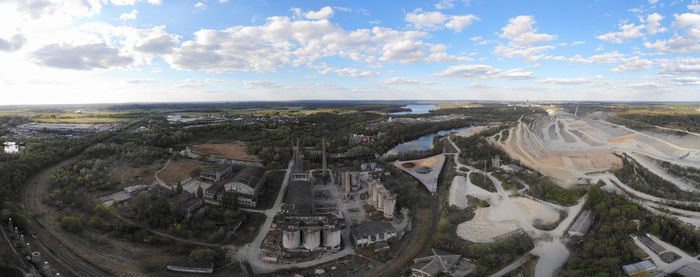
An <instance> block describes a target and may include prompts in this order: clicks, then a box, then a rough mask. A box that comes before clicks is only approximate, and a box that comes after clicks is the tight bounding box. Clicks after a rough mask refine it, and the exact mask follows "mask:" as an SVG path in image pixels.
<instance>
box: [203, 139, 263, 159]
mask: <svg viewBox="0 0 700 277" xmlns="http://www.w3.org/2000/svg"><path fill="white" fill-rule="evenodd" d="M192 153H194V154H197V155H210V156H213V157H216V158H222V159H227V160H238V161H247V162H262V160H261V159H260V158H258V157H257V156H255V155H249V154H248V152H247V147H246V144H245V142H242V141H240V140H237V141H234V142H231V143H217V144H212V143H208V144H202V145H197V146H195V147H193V148H192Z"/></svg>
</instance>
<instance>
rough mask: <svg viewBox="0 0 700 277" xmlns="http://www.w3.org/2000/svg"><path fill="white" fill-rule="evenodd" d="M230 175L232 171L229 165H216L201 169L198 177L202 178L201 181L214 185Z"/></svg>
mask: <svg viewBox="0 0 700 277" xmlns="http://www.w3.org/2000/svg"><path fill="white" fill-rule="evenodd" d="M232 173H233V169H232V168H231V165H229V164H218V165H212V166H210V167H207V168H205V169H203V170H202V171H201V172H199V177H200V178H202V180H205V181H208V182H211V183H216V182H218V181H220V180H221V179H223V178H226V177H228V176H231V174H232Z"/></svg>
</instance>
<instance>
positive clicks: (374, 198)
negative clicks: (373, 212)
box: [368, 179, 396, 219]
mask: <svg viewBox="0 0 700 277" xmlns="http://www.w3.org/2000/svg"><path fill="white" fill-rule="evenodd" d="M368 201H369V203H370V205H372V207H374V208H375V209H377V211H381V212H383V213H384V217H385V218H388V219H392V218H394V209H395V208H396V193H393V192H391V191H389V190H388V189H386V188H385V187H384V185H383V184H382V183H381V182H380V181H379V180H377V179H372V181H371V182H370V184H369V199H368Z"/></svg>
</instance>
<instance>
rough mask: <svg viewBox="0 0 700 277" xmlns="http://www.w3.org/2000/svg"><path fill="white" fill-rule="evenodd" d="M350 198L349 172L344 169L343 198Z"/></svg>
mask: <svg viewBox="0 0 700 277" xmlns="http://www.w3.org/2000/svg"><path fill="white" fill-rule="evenodd" d="M348 199H350V172H349V171H345V200H348Z"/></svg>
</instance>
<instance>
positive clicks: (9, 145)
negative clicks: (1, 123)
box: [3, 142, 19, 153]
mask: <svg viewBox="0 0 700 277" xmlns="http://www.w3.org/2000/svg"><path fill="white" fill-rule="evenodd" d="M3 149H4V150H5V152H6V153H16V152H18V151H19V145H17V143H14V142H5V144H4V145H3Z"/></svg>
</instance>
